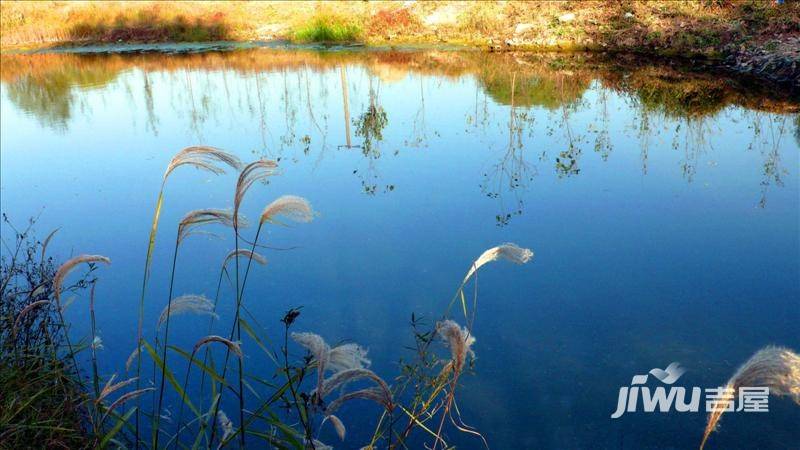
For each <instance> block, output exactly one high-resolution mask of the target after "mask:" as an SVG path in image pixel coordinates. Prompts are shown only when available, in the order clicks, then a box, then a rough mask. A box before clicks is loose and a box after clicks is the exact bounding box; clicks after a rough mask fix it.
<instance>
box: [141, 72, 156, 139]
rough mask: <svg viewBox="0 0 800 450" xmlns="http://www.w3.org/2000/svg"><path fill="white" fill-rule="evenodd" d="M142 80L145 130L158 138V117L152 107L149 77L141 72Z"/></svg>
mask: <svg viewBox="0 0 800 450" xmlns="http://www.w3.org/2000/svg"><path fill="white" fill-rule="evenodd" d="M142 78H143V80H142V81H143V82H144V87H143V90H144V106H145V110H146V111H147V128H149V129H150V131H151V132H152V133H153V135H154V136H158V117H156V113H155V108H154V107H153V85H152V83H151V81H150V75H149V74H148V73H147V72H145V71H142Z"/></svg>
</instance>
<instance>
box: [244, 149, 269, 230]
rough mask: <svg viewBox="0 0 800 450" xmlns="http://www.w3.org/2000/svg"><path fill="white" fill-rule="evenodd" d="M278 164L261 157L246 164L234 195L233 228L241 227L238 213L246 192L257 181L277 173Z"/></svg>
mask: <svg viewBox="0 0 800 450" xmlns="http://www.w3.org/2000/svg"><path fill="white" fill-rule="evenodd" d="M277 168H278V164H276V163H275V162H274V161H269V160H266V159H260V160H258V161H254V162H251V163H250V164H248V165H246V166H245V167H244V169H242V172H241V173H240V174H239V179H238V180H237V181H236V192H235V194H234V196H233V228H234V230H237V232H238V229H239V222H238V218H237V215H238V214H239V206H241V204H242V200H243V199H244V194H246V193H247V190H248V189H250V186H252V185H253V183H255V182H256V181H260V180H265V179H267V178H268V177H270V176H272V175H274V174H275V172H276V169H277Z"/></svg>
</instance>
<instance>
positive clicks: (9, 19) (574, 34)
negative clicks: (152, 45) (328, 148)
mask: <svg viewBox="0 0 800 450" xmlns="http://www.w3.org/2000/svg"><path fill="white" fill-rule="evenodd" d="M787 3H788V4H785V5H780V6H779V7H778V6H776V5H775V4H774V3H773V2H766V1H756V0H743V1H704V0H687V1H663V0H662V1H643V0H639V1H631V2H602V1H538V2H524V1H508V2H489V1H486V2H453V1H426V2H413V3H409V4H406V3H405V2H389V1H370V2H364V1H341V2H324V1H305V2H301V1H296V2H281V1H261V2H255V1H254V2H244V1H231V2H222V1H208V2H201V1H186V2H167V1H141V2H120V1H106V2H88V1H76V2H66V1H41V2H31V1H3V2H2V11H0V23H1V24H2V27H3V34H2V37H0V45H2V47H4V48H5V47H9V46H25V45H47V44H58V43H76V42H77V43H81V42H119V41H122V42H131V41H135V42H197V41H214V40H235V41H249V40H269V39H275V38H286V39H294V38H298V39H304V40H323V41H328V40H340V39H345V40H353V39H355V40H361V41H364V42H367V43H378V44H385V43H391V44H394V43H440V42H446V43H456V44H468V45H479V46H485V45H490V44H491V45H496V44H502V43H504V42H506V41H508V40H518V41H521V42H524V43H525V46H526V47H528V48H546V49H562V50H563V49H583V48H598V49H600V48H607V49H618V48H624V49H629V50H631V49H634V50H647V51H656V52H667V53H669V52H672V53H678V52H685V51H691V52H693V53H698V54H708V55H714V54H716V52H719V51H720V50H722V48H723V47H724V46H725V45H728V44H738V43H740V42H742V41H746V40H749V39H755V40H758V39H762V40H763V39H772V38H774V37H777V36H779V35H781V34H795V35H796V34H797V33H799V32H800V25H798V24H800V4H799V3H797V2H787ZM565 15H571V16H565ZM321 24H322V25H325V26H320V25H321ZM519 24H527V25H529V26H528V27H526V28H525V30H524V31H523V32H520V33H517V32H516V31H518V30H517V29H516V26H517V25H519ZM337 30H338V31H346V32H343V33H339V32H338V31H337Z"/></svg>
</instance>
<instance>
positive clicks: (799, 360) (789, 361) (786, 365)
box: [700, 346, 800, 450]
mask: <svg viewBox="0 0 800 450" xmlns="http://www.w3.org/2000/svg"><path fill="white" fill-rule="evenodd" d="M742 386H754V387H768V388H769V393H770V394H773V395H778V396H788V397H789V398H791V399H792V400H793V401H794V402H795V403H797V404H798V405H800V355H798V354H797V353H795V352H793V351H791V350H789V349H788V348H784V347H775V346H768V347H765V348H763V349H761V350H759V351H758V352H756V353H755V354H754V355H753V356H751V357H750V359H748V360H747V362H745V363H744V364H743V365H742V366H741V367H739V370H737V371H736V373H734V374H733V376H732V377H731V378H730V380H728V382H727V383H726V384H725V387H724V388H723V392H725V393H726V394H725V395H724V398H722V399H720V400H719V401H720V402H729V401H731V400H733V398H734V396H735V395H736V394H735V392H737V391H738V389H739V388H740V387H742ZM724 410H725V408H715V410H714V411H712V412H711V413H710V414H709V415H708V423H707V424H706V429H705V431H704V433H703V441H702V442H701V443H700V449H701V450H702V448H703V447H704V446H705V444H706V441H707V440H708V437H709V436H710V435H711V433H712V432H713V431H714V430H715V429H716V426H717V424H718V423H719V421H720V419H721V418H722V413H723V412H725V411H724Z"/></svg>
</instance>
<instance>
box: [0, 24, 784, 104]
mask: <svg viewBox="0 0 800 450" xmlns="http://www.w3.org/2000/svg"><path fill="white" fill-rule="evenodd" d="M794 40H795V41H796V48H797V50H795V53H798V54H800V38H794ZM794 44H795V43H792V45H794ZM260 48H264V49H271V50H285V51H297V50H312V51H365V52H382V51H401V52H402V51H408V52H418V51H455V52H486V53H515V54H529V55H546V54H589V55H596V56H598V57H606V56H612V55H627V56H633V57H637V58H642V59H645V60H648V61H651V62H652V61H658V62H662V63H670V62H676V63H679V64H682V65H685V66H691V67H698V68H703V69H706V70H716V71H721V72H723V73H725V74H726V75H728V76H732V77H741V78H743V79H746V80H749V81H752V82H756V83H766V84H769V85H772V86H774V87H776V88H779V89H788V90H789V91H790V92H791V93H792V94H798V95H800V58H793V57H790V56H786V55H783V54H780V53H777V52H768V51H764V49H759V48H756V49H747V50H744V51H741V52H737V53H731V54H728V55H725V56H717V57H708V56H698V55H688V56H687V55H680V54H671V53H669V52H648V51H643V50H642V49H641V48H639V49H604V48H602V47H600V48H597V47H591V46H584V47H580V48H579V47H574V46H573V47H569V48H565V47H564V46H552V47H546V46H537V47H533V46H524V45H514V46H512V45H504V46H488V47H486V46H483V47H480V46H477V45H468V44H454V43H438V44H437V43H427V42H416V43H412V42H408V43H398V42H395V43H391V44H390V43H388V42H385V43H380V42H375V43H362V42H314V43H299V42H293V41H291V40H288V39H273V40H251V41H232V40H229V41H209V42H180V41H175V42H135V41H132V42H118V43H108V42H103V41H72V42H60V43H57V44H50V45H48V44H38V45H33V46H15V47H12V48H4V49H3V50H2V51H0V55H7V54H8V55H11V54H14V55H20V54H22V55H25V54H29V55H35V54H48V53H62V54H64V53H67V54H78V55H101V54H141V53H164V54H187V53H204V52H224V51H238V50H249V49H260Z"/></svg>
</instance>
